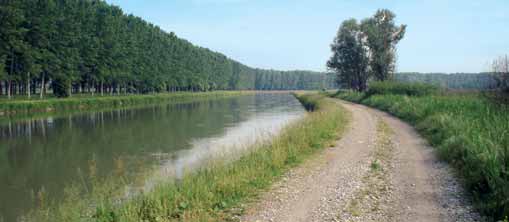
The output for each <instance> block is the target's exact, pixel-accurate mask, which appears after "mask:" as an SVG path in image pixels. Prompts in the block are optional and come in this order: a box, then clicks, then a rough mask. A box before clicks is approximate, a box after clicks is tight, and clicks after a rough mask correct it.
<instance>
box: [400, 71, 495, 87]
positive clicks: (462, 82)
mask: <svg viewBox="0 0 509 222" xmlns="http://www.w3.org/2000/svg"><path fill="white" fill-rule="evenodd" d="M394 77H395V78H394V79H395V80H396V81H401V82H420V83H426V84H431V85H435V86H439V87H442V88H446V89H469V90H494V89H498V88H500V87H501V85H500V83H499V81H498V80H497V78H495V77H494V75H493V73H451V74H447V73H417V72H412V73H410V72H409V73H396V74H395V76H394Z"/></svg>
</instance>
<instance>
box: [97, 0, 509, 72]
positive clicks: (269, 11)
mask: <svg viewBox="0 0 509 222" xmlns="http://www.w3.org/2000/svg"><path fill="white" fill-rule="evenodd" d="M106 1H107V2H108V3H111V4H113V5H117V6H120V7H121V8H122V9H123V10H124V12H125V13H129V14H133V15H136V16H139V17H142V18H143V19H145V20H147V21H149V22H151V23H153V24H155V25H158V26H159V27H161V28H162V29H163V30H165V31H168V32H175V34H176V35H177V36H179V37H181V38H184V39H187V40H189V41H190V42H192V43H194V44H196V45H199V46H202V47H206V48H209V49H211V50H214V51H218V52H221V53H223V54H225V55H227V56H228V57H230V58H232V59H234V60H237V61H239V62H242V63H244V64H246V65H249V66H251V67H256V68H265V69H277V70H295V69H300V70H314V71H325V70H326V66H325V63H326V61H327V60H328V58H329V57H330V55H331V52H330V43H331V42H332V40H333V38H334V36H335V35H336V32H337V30H338V28H339V25H340V24H341V22H342V21H344V20H346V19H349V18H356V19H359V20H361V19H363V18H366V17H369V16H372V15H373V14H374V13H375V12H376V10H377V9H380V8H387V9H390V10H391V11H393V12H394V13H396V16H397V18H396V23H397V24H406V25H407V26H408V27H407V32H406V35H405V38H404V39H403V40H402V41H401V42H400V43H399V45H398V62H397V70H398V71H400V72H447V73H456V72H482V71H488V69H489V65H488V64H489V61H490V60H492V59H494V58H496V57H498V56H501V55H505V54H507V53H509V28H508V27H509V0H485V1H482V0H426V1H424V0H106Z"/></svg>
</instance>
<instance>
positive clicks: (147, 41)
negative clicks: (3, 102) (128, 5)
mask: <svg viewBox="0 0 509 222" xmlns="http://www.w3.org/2000/svg"><path fill="white" fill-rule="evenodd" d="M0 43H1V44H0V95H7V96H8V97H9V98H10V97H11V96H12V95H13V94H23V95H28V96H29V97H30V95H33V94H38V95H39V96H40V97H43V96H44V95H45V94H46V93H47V92H49V91H51V92H52V93H53V94H54V95H56V96H58V97H66V96H70V95H72V94H73V93H92V94H93V93H100V94H105V93H108V94H121V93H151V92H163V91H170V92H171V91H182V90H186V91H205V90H217V89H222V90H237V89H263V90H276V89H318V88H327V87H329V85H328V84H330V82H331V81H328V77H327V75H326V74H324V73H314V72H308V71H284V72H282V71H275V70H262V69H253V68H251V67H248V66H246V65H243V64H241V63H239V62H236V61H234V60H232V59H229V58H227V57H226V56H225V55H223V54H220V53H217V52H214V51H211V50H209V49H206V48H202V47H198V46H195V45H193V44H191V43H190V42H188V41H186V40H184V39H181V38H178V37H177V36H176V35H175V34H174V33H173V32H172V33H167V32H165V31H163V30H161V29H160V28H159V27H157V26H155V25H153V24H150V23H148V22H146V21H144V20H143V19H141V18H139V17H136V16H133V15H126V14H124V13H123V11H122V10H121V9H120V8H119V7H116V6H112V5H109V4H107V3H105V2H104V1H101V0H0Z"/></svg>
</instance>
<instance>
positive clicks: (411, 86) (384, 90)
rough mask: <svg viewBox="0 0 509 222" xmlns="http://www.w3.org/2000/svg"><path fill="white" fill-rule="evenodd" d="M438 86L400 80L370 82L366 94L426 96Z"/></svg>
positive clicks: (434, 91)
mask: <svg viewBox="0 0 509 222" xmlns="http://www.w3.org/2000/svg"><path fill="white" fill-rule="evenodd" d="M438 92H439V88H438V87H436V86H433V85H428V84H423V83H402V82H390V81H385V82H372V83H370V84H369V89H368V91H367V92H366V95H368V96H370V95H387V94H394V95H407V96H426V95H432V94H437V93H438Z"/></svg>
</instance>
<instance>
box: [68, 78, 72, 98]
mask: <svg viewBox="0 0 509 222" xmlns="http://www.w3.org/2000/svg"><path fill="white" fill-rule="evenodd" d="M67 88H68V89H67V90H68V92H69V97H72V82H71V81H69V86H68V87H67Z"/></svg>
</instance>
